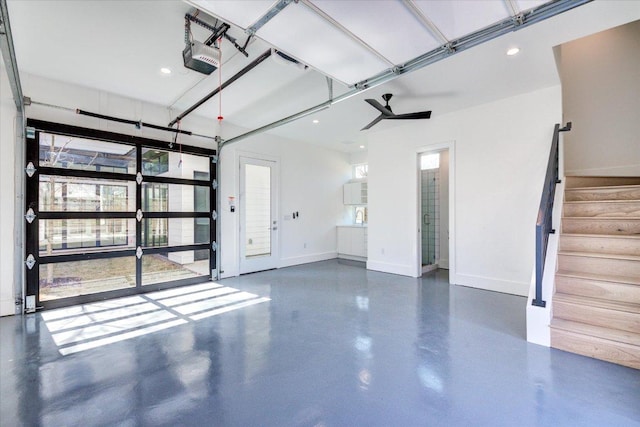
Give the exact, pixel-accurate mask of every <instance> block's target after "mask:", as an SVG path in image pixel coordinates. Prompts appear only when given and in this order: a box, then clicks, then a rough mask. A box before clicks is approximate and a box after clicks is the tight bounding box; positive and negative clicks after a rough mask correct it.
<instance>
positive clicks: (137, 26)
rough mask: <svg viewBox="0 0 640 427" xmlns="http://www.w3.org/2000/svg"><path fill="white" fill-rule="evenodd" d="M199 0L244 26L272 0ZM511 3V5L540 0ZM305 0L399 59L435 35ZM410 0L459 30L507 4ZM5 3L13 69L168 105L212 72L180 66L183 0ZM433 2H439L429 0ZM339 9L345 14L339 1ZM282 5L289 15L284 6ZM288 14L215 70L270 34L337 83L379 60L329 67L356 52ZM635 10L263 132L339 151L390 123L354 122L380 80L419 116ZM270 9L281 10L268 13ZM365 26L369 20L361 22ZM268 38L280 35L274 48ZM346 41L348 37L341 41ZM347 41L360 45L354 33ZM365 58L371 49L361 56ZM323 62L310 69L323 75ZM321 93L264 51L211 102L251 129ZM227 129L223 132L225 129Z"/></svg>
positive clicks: (579, 14)
mask: <svg viewBox="0 0 640 427" xmlns="http://www.w3.org/2000/svg"><path fill="white" fill-rule="evenodd" d="M204 3H206V5H205V6H206V7H207V8H211V7H214V6H215V7H220V8H221V9H220V10H223V9H224V12H225V13H226V14H227V15H228V16H225V19H226V20H228V22H229V23H234V24H237V25H239V26H240V27H243V28H244V27H247V26H250V25H251V24H252V23H253V22H255V21H256V20H257V19H258V18H260V16H261V14H262V13H263V11H264V10H266V9H268V8H269V7H270V6H271V5H272V4H273V1H270V0H267V1H260V0H257V1H241V2H239V1H215V2H211V1H205V2H203V4H204ZM515 3H516V4H517V6H518V7H519V8H521V9H523V10H524V9H527V8H530V7H533V6H535V5H536V4H539V3H540V2H539V1H517V2H515ZM313 4H314V5H316V6H317V7H320V8H322V10H323V11H324V12H325V13H327V14H329V15H331V16H340V17H341V20H342V21H341V24H342V25H343V26H345V27H347V28H348V29H349V31H351V32H352V33H354V34H356V35H358V37H361V38H362V37H365V36H366V38H367V42H368V43H369V44H370V45H371V46H372V47H374V49H375V50H377V51H379V52H384V53H383V54H382V55H383V56H384V57H385V58H387V59H388V60H389V61H390V62H392V63H400V62H403V61H406V60H407V59H410V58H413V57H415V56H417V55H420V54H422V53H425V52H427V51H429V50H431V49H432V48H433V47H435V46H438V45H439V44H440V42H439V41H438V40H436V38H437V37H438V36H437V35H434V34H432V32H429V31H427V30H426V29H425V27H424V26H422V25H421V24H419V23H418V22H417V21H416V19H415V18H414V17H413V16H411V15H409V14H408V9H407V8H406V7H404V6H403V4H402V3H401V2H400V1H395V0H384V1H383V0H379V1H372V2H364V1H350V0H343V1H330V0H314V1H313ZM415 4H417V5H418V6H419V7H420V8H421V10H422V11H423V12H424V13H425V14H427V15H428V16H429V17H430V18H432V20H433V21H434V22H435V21H436V17H438V24H437V27H438V29H439V30H440V31H441V32H442V34H443V35H444V36H445V37H446V38H448V39H451V38H456V37H459V35H461V34H465V33H468V32H469V31H470V30H469V28H472V29H471V31H472V30H473V29H476V28H477V25H481V24H482V25H484V23H491V22H495V20H494V19H496V18H497V19H498V20H500V19H503V16H508V14H509V11H508V10H507V8H505V6H504V5H505V3H504V2H502V1H488V2H486V1H485V2H481V1H466V2H464V1H456V2H442V1H439V2H434V1H423V0H417V1H415ZM363 5H364V6H365V7H363ZM445 5H446V7H445ZM480 5H485V6H487V7H488V8H489V9H485V12H478V11H476V10H471V9H472V8H479V7H480ZM8 6H9V16H10V20H11V27H12V31H13V38H14V44H15V48H16V56H17V60H18V66H19V68H20V70H21V71H23V72H27V73H30V74H34V75H39V76H43V77H47V78H51V79H54V80H59V81H63V82H70V83H74V84H79V85H82V86H88V87H93V88H97V89H99V90H102V91H107V92H113V93H116V94H119V95H124V96H129V97H132V98H135V99H139V100H143V101H147V102H151V103H155V104H159V105H162V106H166V107H170V108H172V109H173V111H174V112H175V114H174V115H177V114H179V113H180V112H182V111H183V110H185V109H186V108H188V107H190V106H191V105H192V104H193V103H194V102H196V101H197V100H199V99H200V98H202V97H203V96H204V95H206V94H207V93H209V92H210V91H211V90H213V89H214V88H216V87H217V85H218V84H219V78H220V76H219V75H218V72H214V73H213V74H211V75H210V76H205V75H203V74H199V73H197V72H195V71H192V70H188V69H186V68H184V67H183V65H182V55H181V52H182V49H183V48H184V14H185V13H187V12H190V11H192V10H193V9H192V7H191V6H190V5H188V4H186V3H184V2H181V1H176V0H165V1H126V2H125V1H105V0H102V1H87V0H85V1H75V0H71V1H62V0H49V1H35V0H33V1H19V0H9V1H8ZM203 7H204V6H203ZM225 8H226V9H225ZM385 8H387V9H385ZM438 8H439V9H440V10H434V9H438ZM487 10H488V11H489V12H486V11H487ZM291 11H293V12H291ZM301 11H302V12H301ZM305 11H306V12H305ZM345 11H346V12H348V13H346V14H345ZM389 11H393V12H389ZM286 13H289V14H295V15H296V16H293V17H291V16H290V17H287V15H286ZM299 13H302V14H303V15H305V14H307V13H311V12H309V10H308V8H306V6H304V5H300V4H291V5H289V6H287V7H286V8H285V9H284V11H283V12H281V13H280V14H279V15H277V16H276V18H274V19H273V20H272V21H270V22H269V23H268V24H266V25H265V26H264V27H263V28H262V29H260V30H259V31H258V33H257V35H258V36H259V38H257V39H253V41H252V43H251V44H250V46H249V47H248V49H247V50H248V52H249V54H250V55H249V57H248V58H245V57H244V56H243V55H241V54H239V53H238V52H237V51H236V50H235V48H233V46H231V44H230V43H228V42H226V41H223V43H222V56H223V58H222V59H223V66H222V81H225V80H226V79H227V78H229V77H230V76H232V75H233V74H235V73H236V72H237V71H238V70H240V69H241V68H243V67H245V66H246V65H247V64H249V63H250V62H251V61H252V60H253V59H254V58H256V57H257V56H259V55H260V54H261V53H262V52H264V51H266V50H267V49H269V48H270V47H271V46H270V45H269V44H267V43H266V42H265V41H264V40H269V41H271V42H273V43H276V47H277V48H279V49H281V50H283V51H285V52H287V53H288V54H291V55H293V56H296V57H298V58H299V59H302V58H303V57H304V58H307V57H308V58H311V59H308V60H307V59H305V62H307V63H309V64H310V65H312V66H314V67H316V68H320V66H321V65H322V66H323V67H325V68H326V70H331V72H333V73H338V72H340V73H342V72H344V73H345V74H341V76H342V77H341V80H344V81H347V82H348V83H354V82H355V81H358V80H361V79H363V78H367V77H370V76H371V75H366V72H371V70H374V71H373V73H372V74H375V73H376V72H378V71H380V70H384V69H387V68H389V64H388V63H387V62H385V61H384V60H382V59H380V58H379V57H378V56H376V55H373V54H371V53H370V52H367V53H366V55H365V57H366V58H368V59H367V61H369V62H366V61H365V62H362V61H360V62H361V63H362V65H363V66H362V67H358V70H356V71H354V72H353V74H352V75H350V74H348V73H350V72H352V71H349V70H350V69H353V68H354V67H346V70H344V71H333V70H334V69H335V70H340V69H341V67H340V64H342V63H344V62H345V61H351V60H353V58H360V57H359V56H357V55H355V56H354V55H349V54H346V55H345V52H350V51H348V50H346V48H345V46H347V44H346V43H343V42H342V41H340V40H342V39H341V37H342V35H341V34H339V31H337V30H335V29H331V28H329V29H327V28H326V22H323V23H322V24H320V25H325V26H323V27H322V30H321V31H320V32H317V31H313V30H311V31H309V29H310V28H311V27H304V28H300V27H299V21H300V18H299V16H300V15H299ZM505 14H507V15H505ZM312 15H313V18H312V21H314V22H316V21H317V19H315V18H317V15H315V14H312ZM200 16H201V17H203V16H204V15H203V14H201V15H200ZM468 16H476V17H484V18H483V19H485V20H484V21H482V22H481V21H480V20H478V19H474V20H468V19H466V18H465V17H468ZM454 18H455V19H454ZM637 19H640V2H637V1H624V0H622V1H615V0H600V1H595V2H592V3H589V4H586V5H584V6H580V7H579V8H577V9H574V10H572V11H569V12H566V13H564V14H562V15H559V16H556V17H554V18H551V19H549V20H546V21H544V22H541V23H538V24H535V25H533V26H531V27H527V28H525V29H522V30H520V31H517V32H513V33H509V34H507V35H505V36H502V37H499V38H497V39H494V40H492V41H490V42H487V43H485V44H483V45H480V46H477V47H475V48H472V49H469V50H467V51H464V52H462V53H459V54H456V55H454V56H452V57H450V58H447V59H446V60H443V61H440V62H437V63H435V64H432V65H429V66H427V67H425V68H423V69H421V70H418V71H415V72H413V73H410V74H407V75H403V76H401V77H399V78H397V79H395V80H393V81H391V82H389V83H386V84H384V85H382V86H379V87H376V88H374V89H371V90H369V91H366V92H363V93H360V94H358V95H356V96H354V97H351V98H349V99H347V100H345V101H343V102H340V103H338V104H335V105H333V106H332V107H331V108H330V109H328V110H324V111H322V112H319V113H316V114H314V115H313V116H310V117H306V118H303V119H301V120H299V121H296V122H293V123H290V124H288V125H285V126H282V127H279V128H277V129H273V130H271V131H269V132H270V133H272V134H276V135H280V136H283V137H286V138H291V139H294V140H300V141H305V142H310V143H315V144H320V145H323V146H326V147H329V148H334V149H338V150H343V151H356V150H359V148H358V147H359V145H360V144H364V145H365V146H366V140H367V135H368V132H372V131H375V130H376V129H384V128H389V127H392V126H398V125H399V124H398V123H397V122H396V123H391V122H386V121H383V122H381V123H379V124H378V125H376V127H374V128H372V130H370V131H365V132H360V131H359V129H361V128H362V127H363V126H364V125H365V124H367V123H369V122H370V121H371V120H373V119H374V118H375V117H376V116H377V114H378V113H377V112H376V111H375V110H374V109H373V108H372V107H371V106H369V105H368V104H366V103H365V102H363V99H364V98H377V99H379V100H380V98H379V97H380V96H381V95H382V94H383V93H386V92H391V93H393V94H394V98H393V99H392V101H391V105H392V106H393V108H394V112H396V113H404V112H412V111H416V110H427V109H430V110H433V116H432V117H437V116H438V115H442V114H445V113H448V112H452V111H456V110H459V109H462V108H468V107H470V106H473V105H477V104H480V103H484V102H490V101H492V100H496V99H500V98H504V97H508V96H513V95H516V94H519V93H524V92H528V91H531V90H536V89H540V88H544V87H549V86H552V85H557V84H559V79H558V76H557V72H556V69H555V63H554V60H553V52H552V47H553V46H556V45H558V44H561V43H564V42H566V41H569V40H573V39H576V38H579V37H583V36H585V35H589V34H592V33H594V32H598V31H602V30H604V29H607V28H611V27H614V26H617V25H622V24H624V23H627V22H631V21H634V20H637ZM278 20H281V21H280V24H278V22H279V21H278ZM492 20H494V21H492ZM296 22H298V24H295V23H296ZM316 23H317V22H316ZM480 23H481V24H480ZM473 24H475V26H476V27H475V28H473V26H474V25H473ZM296 25H298V26H296ZM371 25H373V27H374V28H375V29H376V31H373V32H372V31H371ZM192 28H193V29H194V36H195V38H196V39H197V40H200V41H203V40H204V39H205V38H206V37H207V35H208V34H207V31H205V30H204V29H200V28H199V27H198V26H195V25H192ZM367 28H369V29H368V30H367ZM292 31H293V32H292ZM416 32H421V33H420V34H421V36H420V37H417V38H416V37H414V36H413V35H414V34H416ZM230 34H231V35H233V36H234V37H236V38H237V39H238V41H239V42H240V44H242V43H244V40H245V38H246V35H245V33H244V32H243V31H242V28H238V27H233V28H232V30H231V31H230ZM262 39H264V40H262ZM314 39H322V41H323V42H328V43H329V46H331V48H332V51H331V52H330V53H329V52H327V51H326V46H325V47H322V45H321V44H318V43H316V42H315V40H314ZM292 41H293V43H292ZM343 41H344V40H343ZM277 43H280V44H282V45H283V46H284V45H286V46H289V45H292V46H293V47H290V48H288V49H285V48H284V47H283V46H280V45H278V44H277ZM350 43H351V44H353V41H350ZM512 46H518V47H520V48H521V53H520V54H519V55H517V56H515V57H507V56H506V55H505V51H506V49H507V48H509V47H512ZM305 47H307V49H305ZM310 47H312V48H310ZM352 47H353V46H352ZM323 49H325V54H323ZM358 49H359V50H360V51H362V48H361V46H358ZM293 50H295V52H293ZM359 55H362V54H359ZM371 57H373V58H374V60H375V61H370V59H371ZM314 58H315V59H314ZM335 58H338V67H337V68H330V67H326V66H325V65H323V64H321V62H322V61H328V60H334V61H335V60H336V59H335ZM313 61H320V62H318V63H312V62H313ZM376 61H377V62H376ZM318 64H320V65H318ZM372 64H373V65H372ZM376 64H377V65H376ZM161 67H169V68H171V69H172V70H173V73H172V74H171V75H169V76H166V75H163V74H161V73H160V71H159V70H160V68H161ZM375 67H378V68H375ZM380 67H382V68H380ZM326 70H325V69H323V71H324V72H325V73H326V74H329V71H326ZM362 70H365V71H362ZM375 70H378V71H375ZM345 76H346V77H345ZM362 76H364V77H362ZM347 90H348V87H347V86H346V85H345V84H341V83H338V82H336V83H335V84H334V93H335V94H340V93H343V92H345V91H347ZM25 95H27V96H31V97H33V99H34V100H37V99H38V94H33V93H28V91H26V93H25ZM327 99H328V89H327V83H326V79H325V76H324V74H321V73H319V72H318V71H315V70H313V69H309V70H307V71H303V70H301V69H299V68H296V67H294V66H291V65H287V64H282V63H279V62H277V61H275V60H271V59H268V60H267V61H265V62H264V63H262V64H260V65H258V66H257V67H256V68H254V69H253V70H252V71H250V72H249V73H248V74H246V75H245V76H243V77H242V78H240V79H239V80H238V81H237V82H235V83H234V84H232V85H231V86H229V87H228V88H227V89H225V90H224V91H223V92H222V109H223V115H224V117H225V122H228V123H232V124H234V125H237V126H240V127H243V128H246V129H247V130H250V129H253V128H256V127H260V126H263V125H265V124H268V123H271V122H273V121H276V120H278V119H280V118H283V117H286V116H288V115H291V114H294V113H297V112H298V111H301V110H304V109H307V108H309V107H312V106H314V105H317V104H319V103H321V102H324V101H326V100H327ZM218 101H219V98H218V97H217V96H216V97H214V98H213V99H212V100H210V101H209V102H207V103H206V104H205V105H203V106H202V107H200V108H199V109H198V110H196V111H195V112H194V113H193V114H197V115H200V116H203V117H206V118H210V119H211V120H215V118H216V117H217V116H218V114H219V112H218ZM380 101H381V100H380ZM59 104H61V105H63V106H66V107H71V108H75V107H76V106H73V105H64V100H60V102H59ZM130 119H137V118H135V117H130ZM312 119H318V120H319V121H320V123H318V124H313V123H312V122H311V121H312ZM159 124H162V125H166V123H159ZM232 136H235V135H225V137H232Z"/></svg>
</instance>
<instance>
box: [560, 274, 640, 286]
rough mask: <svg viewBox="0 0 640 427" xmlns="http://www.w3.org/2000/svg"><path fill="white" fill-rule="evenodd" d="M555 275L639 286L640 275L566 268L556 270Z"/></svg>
mask: <svg viewBox="0 0 640 427" xmlns="http://www.w3.org/2000/svg"><path fill="white" fill-rule="evenodd" d="M556 276H564V277H575V278H577V279H588V280H599V281H601V282H613V283H622V284H627V285H638V286H640V277H629V276H615V275H611V274H591V273H582V272H578V271H568V270H558V271H557V272H556Z"/></svg>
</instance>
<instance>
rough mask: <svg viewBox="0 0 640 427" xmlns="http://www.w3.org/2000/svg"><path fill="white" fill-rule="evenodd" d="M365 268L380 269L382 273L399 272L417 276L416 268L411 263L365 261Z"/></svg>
mask: <svg viewBox="0 0 640 427" xmlns="http://www.w3.org/2000/svg"><path fill="white" fill-rule="evenodd" d="M367 270H373V271H380V272H382V273H391V274H399V275H401V276H409V277H417V276H416V271H415V270H416V268H415V266H411V265H403V264H391V263H387V262H380V261H367Z"/></svg>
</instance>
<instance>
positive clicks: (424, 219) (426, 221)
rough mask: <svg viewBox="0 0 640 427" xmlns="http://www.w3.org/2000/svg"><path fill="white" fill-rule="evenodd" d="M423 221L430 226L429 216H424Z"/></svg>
mask: <svg viewBox="0 0 640 427" xmlns="http://www.w3.org/2000/svg"><path fill="white" fill-rule="evenodd" d="M422 221H423V222H424V223H425V224H429V214H424V216H423V218H422Z"/></svg>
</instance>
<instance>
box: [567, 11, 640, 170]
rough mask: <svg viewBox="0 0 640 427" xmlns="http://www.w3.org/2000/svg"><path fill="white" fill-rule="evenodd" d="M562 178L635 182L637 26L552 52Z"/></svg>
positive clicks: (639, 120) (639, 102) (639, 165)
mask: <svg viewBox="0 0 640 427" xmlns="http://www.w3.org/2000/svg"><path fill="white" fill-rule="evenodd" d="M555 54H556V61H557V62H558V69H559V71H560V76H561V78H562V100H563V114H564V120H565V122H566V121H570V122H572V123H573V129H572V130H571V132H567V133H565V134H564V141H565V170H566V174H567V175H596V176H598V175H607V176H640V21H635V22H632V23H630V24H626V25H622V26H620V27H616V28H612V29H610V30H607V31H603V32H600V33H597V34H594V35H591V36H588V37H584V38H581V39H578V40H575V41H572V42H569V43H565V44H563V45H561V46H559V47H557V48H556V49H555Z"/></svg>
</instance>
